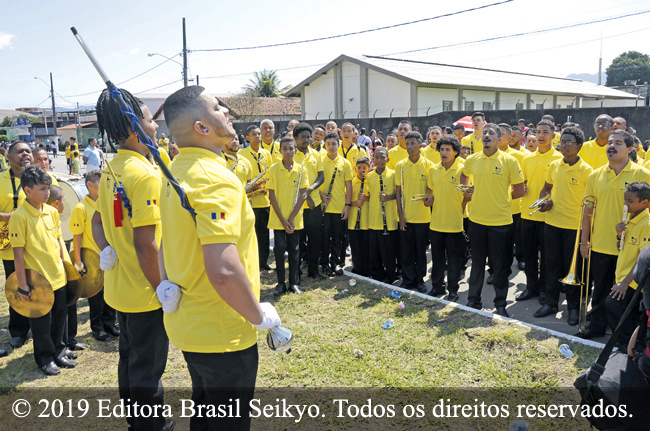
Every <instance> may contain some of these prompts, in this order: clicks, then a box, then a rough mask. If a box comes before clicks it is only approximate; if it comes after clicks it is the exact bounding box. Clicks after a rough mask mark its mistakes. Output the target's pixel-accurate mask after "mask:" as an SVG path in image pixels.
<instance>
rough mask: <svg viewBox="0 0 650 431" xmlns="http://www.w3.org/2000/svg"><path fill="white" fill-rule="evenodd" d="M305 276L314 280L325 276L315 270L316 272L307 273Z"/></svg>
mask: <svg viewBox="0 0 650 431" xmlns="http://www.w3.org/2000/svg"><path fill="white" fill-rule="evenodd" d="M307 277H309V278H313V279H316V280H324V279H326V278H327V277H325V276H324V275H323V274H321V273H320V272H317V273H316V274H307Z"/></svg>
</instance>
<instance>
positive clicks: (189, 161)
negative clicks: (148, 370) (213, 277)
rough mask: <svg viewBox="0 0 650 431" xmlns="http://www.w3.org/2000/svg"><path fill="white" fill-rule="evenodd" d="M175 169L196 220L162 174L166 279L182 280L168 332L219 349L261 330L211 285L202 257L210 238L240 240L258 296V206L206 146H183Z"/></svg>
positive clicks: (195, 348) (191, 346) (195, 347)
mask: <svg viewBox="0 0 650 431" xmlns="http://www.w3.org/2000/svg"><path fill="white" fill-rule="evenodd" d="M179 151H180V153H179V154H178V155H177V156H176V157H175V158H174V164H173V165H172V169H171V171H172V173H173V174H174V176H175V177H176V178H177V179H178V180H179V182H180V183H181V186H182V187H183V189H184V190H185V193H187V197H188V199H189V201H190V204H191V205H192V208H194V210H195V211H196V223H195V222H194V220H192V216H191V215H190V213H189V212H188V211H187V210H185V209H183V208H182V207H181V205H180V201H179V199H178V194H177V193H176V192H175V191H174V190H173V189H172V188H171V187H170V186H169V182H168V181H167V180H165V181H164V182H163V187H162V190H161V192H160V200H161V202H160V211H161V213H162V214H161V215H162V231H163V254H164V258H165V269H166V271H167V276H168V277H169V281H171V282H172V283H175V284H177V285H178V286H180V288H181V292H182V296H181V300H180V303H179V304H178V309H177V310H176V311H175V312H173V313H165V330H166V331H167V335H168V336H169V340H170V341H171V342H172V343H173V344H174V345H175V346H177V347H178V348H179V349H181V350H183V351H187V352H198V353H222V352H232V351H239V350H243V349H247V348H248V347H250V346H252V345H253V344H255V343H257V330H256V329H255V327H254V326H253V325H251V324H250V323H248V321H247V320H246V318H244V317H243V316H242V315H241V314H239V313H237V312H236V311H235V310H233V309H232V308H231V307H230V306H229V305H228V304H226V303H225V302H224V301H223V299H221V297H220V296H219V295H218V294H217V292H216V291H215V290H214V287H213V286H212V284H211V283H210V280H208V276H207V274H206V272H205V264H204V263H203V248H202V246H204V245H207V244H235V245H236V246H237V252H238V253H239V260H240V261H241V263H242V265H243V266H244V269H245V270H246V274H247V275H248V281H249V283H250V286H251V289H252V290H253V294H254V295H255V297H256V298H257V299H258V300H259V297H260V273H259V268H258V265H259V258H258V254H257V237H256V236H255V214H254V213H253V209H252V208H251V206H250V205H249V204H248V202H246V200H247V199H246V195H245V194H244V188H243V186H242V184H241V181H239V180H238V179H237V177H236V176H235V175H233V174H232V172H229V171H228V169H227V168H225V167H224V166H223V165H222V164H221V163H220V162H219V161H218V160H219V159H220V158H221V157H220V156H218V155H217V154H215V153H213V152H211V151H208V150H204V149H201V148H194V147H190V148H180V150H179Z"/></svg>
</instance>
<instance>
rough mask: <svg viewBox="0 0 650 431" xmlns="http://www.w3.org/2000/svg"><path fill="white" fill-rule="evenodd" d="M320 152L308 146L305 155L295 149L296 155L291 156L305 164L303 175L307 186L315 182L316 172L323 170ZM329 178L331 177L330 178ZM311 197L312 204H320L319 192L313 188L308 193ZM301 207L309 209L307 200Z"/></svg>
mask: <svg viewBox="0 0 650 431" xmlns="http://www.w3.org/2000/svg"><path fill="white" fill-rule="evenodd" d="M321 154H322V153H321V152H319V151H316V150H315V149H313V148H311V147H309V148H308V149H307V155H306V156H305V154H304V153H302V152H301V151H297V152H296V155H295V156H293V160H295V161H296V162H297V163H300V164H301V165H304V166H305V175H306V176H307V187H311V186H312V184H314V183H315V182H316V179H317V178H318V173H319V172H323V161H322V159H321ZM330 179H331V178H330ZM309 196H310V197H311V199H312V200H313V201H314V206H318V205H320V204H321V202H322V200H321V198H320V193H318V190H314V191H313V192H312V193H311V194H310V195H309ZM302 208H303V209H309V205H307V201H305V204H304V205H303V207H302Z"/></svg>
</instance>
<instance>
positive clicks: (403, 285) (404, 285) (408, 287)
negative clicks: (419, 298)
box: [399, 280, 413, 290]
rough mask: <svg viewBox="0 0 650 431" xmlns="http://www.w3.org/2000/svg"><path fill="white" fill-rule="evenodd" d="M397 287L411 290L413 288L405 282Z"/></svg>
mask: <svg viewBox="0 0 650 431" xmlns="http://www.w3.org/2000/svg"><path fill="white" fill-rule="evenodd" d="M399 287H401V288H402V289H409V290H413V287H411V285H410V284H408V283H407V282H405V281H404V280H402V282H401V283H400V285H399Z"/></svg>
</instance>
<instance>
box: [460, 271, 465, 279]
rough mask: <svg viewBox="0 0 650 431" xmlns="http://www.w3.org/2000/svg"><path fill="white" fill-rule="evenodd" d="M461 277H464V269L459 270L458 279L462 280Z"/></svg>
mask: <svg viewBox="0 0 650 431" xmlns="http://www.w3.org/2000/svg"><path fill="white" fill-rule="evenodd" d="M463 278H465V270H464V269H463V270H461V271H460V279H461V280H462V279H463Z"/></svg>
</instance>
